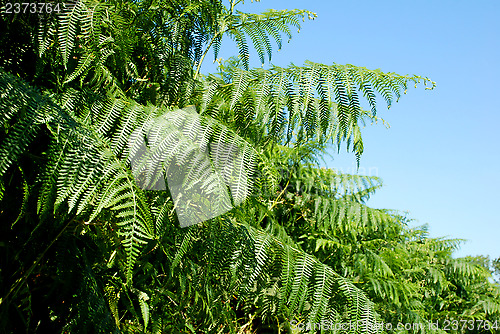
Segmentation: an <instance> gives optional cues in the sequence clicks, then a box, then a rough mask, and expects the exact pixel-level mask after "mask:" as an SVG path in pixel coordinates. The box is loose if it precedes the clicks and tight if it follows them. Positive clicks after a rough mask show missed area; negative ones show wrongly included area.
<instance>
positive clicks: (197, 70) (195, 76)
mask: <svg viewBox="0 0 500 334" xmlns="http://www.w3.org/2000/svg"><path fill="white" fill-rule="evenodd" d="M219 34H220V32H217V33H216V34H215V35H214V37H212V39H211V40H210V43H209V44H208V46H207V48H206V49H205V52H203V55H202V56H201V58H200V61H199V62H198V66H197V67H196V72H195V74H194V78H195V79H196V78H197V77H198V74H199V73H200V69H201V64H202V63H203V60H204V59H205V56H206V55H207V53H208V50H210V48H211V47H212V44H213V43H214V42H215V39H216V38H217V37H218V36H219Z"/></svg>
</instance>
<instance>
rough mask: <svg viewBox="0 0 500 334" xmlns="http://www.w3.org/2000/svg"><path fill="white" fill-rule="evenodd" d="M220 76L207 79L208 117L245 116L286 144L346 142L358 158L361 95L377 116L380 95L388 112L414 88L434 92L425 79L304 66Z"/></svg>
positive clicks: (230, 70) (228, 72) (204, 102)
mask: <svg viewBox="0 0 500 334" xmlns="http://www.w3.org/2000/svg"><path fill="white" fill-rule="evenodd" d="M222 71H223V72H222V74H223V77H217V76H210V77H208V78H207V79H206V83H205V88H204V90H203V95H202V97H201V101H200V104H201V105H202V106H203V107H202V109H203V110H206V112H208V113H209V114H211V115H219V117H221V118H223V119H224V118H225V119H228V118H229V120H233V119H234V117H235V116H234V115H237V114H245V115H246V116H245V122H246V123H245V124H248V123H255V124H256V125H257V126H259V127H260V128H259V131H260V134H261V136H264V135H271V136H274V137H276V138H278V137H283V136H284V137H285V138H287V139H286V140H285V142H290V141H292V139H293V137H294V136H295V137H297V138H299V139H302V140H305V139H307V138H309V139H311V138H317V139H325V138H326V139H332V140H333V141H335V142H337V144H340V142H342V141H347V143H348V145H352V148H353V150H354V152H356V154H357V155H358V156H359V155H360V154H361V153H362V151H363V146H362V141H361V131H360V127H359V124H358V121H360V120H361V118H362V117H363V110H362V108H361V101H360V100H361V97H360V96H361V95H363V96H365V98H366V100H367V102H368V104H369V106H370V108H371V109H372V113H373V115H374V114H375V113H376V110H377V109H376V99H375V97H376V95H377V94H380V95H381V96H383V98H384V99H385V100H386V102H387V106H388V107H390V106H391V104H392V102H393V101H394V100H396V101H397V99H399V97H400V96H401V94H402V91H404V92H406V89H407V88H408V84H410V83H413V84H415V85H417V84H418V83H420V82H423V83H424V85H426V84H427V83H430V84H431V85H432V86H431V87H429V89H432V88H433V87H434V82H432V81H430V80H429V79H427V78H423V77H419V76H405V75H398V74H395V73H384V72H381V71H380V70H369V69H366V68H363V67H357V66H353V65H337V64H334V65H330V66H328V65H323V64H318V63H312V62H306V64H305V65H304V66H302V67H298V66H290V67H287V68H282V67H277V66H273V67H272V68H271V69H269V70H264V69H253V70H249V71H247V70H243V69H240V68H238V67H234V66H229V67H226V68H224V67H223V68H222ZM249 96H251V100H250V106H249V105H248V103H249ZM249 111H251V112H250V113H249ZM235 121H236V120H235ZM235 123H236V124H238V122H235Z"/></svg>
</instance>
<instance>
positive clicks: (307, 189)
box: [0, 0, 500, 333]
mask: <svg viewBox="0 0 500 334" xmlns="http://www.w3.org/2000/svg"><path fill="white" fill-rule="evenodd" d="M236 6H237V2H236V1H232V0H231V1H230V2H229V4H228V6H226V5H225V4H224V3H223V2H221V1H217V0H211V1H193V0H180V1H167V0H143V1H114V0H109V1H100V0H81V1H76V2H73V3H67V4H66V6H65V7H64V11H63V12H62V13H60V14H58V15H55V14H53V15H45V16H43V15H36V14H35V15H34V14H29V13H25V14H22V15H13V16H7V15H4V16H2V17H1V18H0V24H1V29H2V31H4V32H5V33H4V34H3V35H2V36H1V37H0V41H1V47H0V122H1V125H2V131H1V134H0V138H1V139H0V198H1V202H0V216H1V220H2V221H3V222H4V224H2V225H1V227H0V229H1V230H0V233H1V235H2V237H1V240H0V247H1V248H2V255H1V260H0V261H1V263H2V267H1V271H0V282H1V284H0V286H1V288H0V298H1V299H0V314H1V316H0V319H1V320H0V328H1V330H2V332H6V333H7V332H51V333H52V332H53V333H68V332H71V333H78V332H81V333H87V332H91V333H99V332H103V333H119V332H125V333H126V332H130V333H137V332H148V333H149V332H151V333H170V332H180V333H188V332H189V333H196V332H202V333H227V332H231V333H245V332H248V333H249V332H252V331H255V330H258V331H259V332H265V331H270V332H279V331H289V330H292V328H290V327H291V326H290V324H291V321H292V320H293V321H298V322H300V323H307V322H310V323H318V322H321V321H330V322H331V323H333V324H340V323H346V322H352V323H357V324H360V325H359V326H358V327H355V328H353V329H352V330H351V332H363V333H365V332H369V333H370V332H376V331H378V329H377V328H376V327H375V324H376V323H377V322H380V321H383V322H390V323H397V322H410V321H411V322H416V321H419V322H423V323H428V322H431V321H436V320H443V319H449V318H452V317H462V318H464V319H488V320H491V321H493V320H495V319H498V316H499V313H500V306H499V305H500V303H499V301H498V300H499V299H498V298H499V297H498V292H499V288H498V284H494V283H491V282H490V281H489V279H490V278H491V274H490V271H489V268H487V267H488V266H487V265H485V261H483V259H481V258H479V257H478V258H465V259H453V258H452V256H451V254H452V251H453V250H454V249H455V248H456V247H457V246H458V243H459V242H458V241H456V240H445V239H431V238H428V237H427V236H426V234H425V230H424V229H411V228H410V227H409V226H408V224H407V219H406V217H404V216H402V215H400V214H398V213H395V212H392V211H388V210H378V209H372V208H369V207H368V206H367V205H366V201H367V200H368V198H369V197H370V196H371V195H372V194H374V192H375V191H376V190H377V189H378V188H380V187H381V185H382V183H381V180H380V179H378V178H373V177H362V176H357V175H343V174H339V173H337V172H335V171H333V170H326V169H321V168H319V165H318V163H317V159H318V158H319V157H320V156H321V154H323V153H324V152H325V151H326V149H327V148H328V147H329V146H330V145H334V146H337V147H338V148H339V147H340V145H341V144H342V143H346V144H347V147H348V149H350V150H352V151H353V152H354V153H355V154H356V156H357V158H358V159H359V158H360V156H361V154H362V153H363V142H362V137H361V127H360V125H362V124H364V123H365V122H370V121H377V120H378V117H377V116H376V111H377V108H376V107H377V105H376V101H377V96H379V97H382V98H383V99H384V100H385V102H386V103H387V106H388V107H390V105H391V103H393V102H394V101H397V100H398V99H399V97H400V96H401V95H402V94H403V93H406V90H407V88H408V86H409V84H415V86H416V85H417V84H419V83H423V84H424V85H427V84H430V86H429V87H428V88H429V89H432V88H434V83H433V82H432V81H430V80H429V79H427V78H424V77H419V76H404V75H398V74H394V73H383V72H381V71H379V70H369V69H366V68H363V67H357V66H354V65H339V64H332V65H324V64H317V63H312V62H306V63H305V64H304V65H303V66H294V65H291V66H289V67H285V68H283V67H277V66H269V67H268V68H261V69H249V59H250V57H251V56H252V54H253V53H252V52H251V50H250V45H252V46H253V48H254V49H255V52H256V54H257V56H258V58H259V60H260V61H261V63H262V64H264V63H265V61H266V56H267V59H268V60H270V59H271V56H272V52H273V50H274V49H273V48H274V46H273V45H274V44H276V45H277V47H278V49H280V48H281V47H282V38H283V36H285V37H287V38H291V37H292V34H291V29H292V28H293V29H296V28H297V29H300V20H301V19H305V18H308V19H314V18H315V17H316V14H314V13H312V12H309V11H306V10H281V11H275V10H270V11H267V12H264V13H261V14H252V13H243V12H240V11H238V10H237V9H236ZM226 39H228V40H233V41H234V42H235V43H236V45H237V47H238V50H239V52H238V58H235V59H232V60H230V61H228V62H225V63H224V64H221V66H220V72H219V73H216V74H211V75H208V76H204V75H202V74H201V72H200V69H201V65H202V63H203V61H204V59H205V57H206V55H207V54H208V53H209V51H210V50H213V52H214V58H217V57H218V52H219V50H220V47H221V43H223V42H225V41H226ZM250 42H251V43H250ZM363 98H364V99H366V103H367V104H368V105H369V107H370V109H371V110H370V111H365V110H363V109H362V107H361V105H362V100H363ZM190 106H193V107H190ZM153 132H154V136H152V137H151V136H149V137H148V141H147V143H146V145H147V149H146V150H145V151H144V152H145V153H144V152H143V153H141V154H140V159H136V160H134V159H133V158H134V157H136V156H137V154H138V150H139V149H138V146H134V145H131V143H136V142H141V140H142V137H145V136H147V135H151V133H153ZM151 138H152V139H153V140H151ZM229 146H230V147H232V148H235V150H234V152H232V153H231V154H232V156H231V161H232V162H233V163H234V165H235V166H237V167H235V168H234V170H233V171H232V172H231V171H228V169H227V168H224V167H227V162H228V159H229V157H227V156H225V155H224V154H222V153H221V152H225V150H226V148H227V147H229ZM200 152H205V153H206V154H201V153H200ZM207 152H208V153H207ZM226 155H227V154H226ZM221 156H224V158H221ZM151 161H161V162H162V163H163V164H158V166H156V167H157V168H156V167H155V168H154V169H153V170H151V169H148V168H146V167H145V166H149V165H148V164H150V162H151ZM358 161H359V160H358ZM179 165H187V166H190V167H189V168H188V173H187V176H186V177H185V178H184V179H183V182H184V183H183V184H182V186H183V187H185V188H189V189H195V188H196V187H198V188H196V189H199V190H200V194H199V195H201V196H200V197H203V198H205V202H208V203H207V205H210V206H211V207H213V208H214V210H215V212H223V213H224V214H222V215H219V216H217V217H215V218H212V219H208V220H207V219H200V220H202V221H203V223H201V224H198V225H193V226H189V227H184V226H183V224H182V221H181V220H182V214H191V215H197V214H199V211H196V210H194V209H189V206H187V205H190V204H193V203H190V204H189V203H188V204H186V206H185V207H183V206H182V204H180V203H181V202H180V201H179V200H178V198H176V196H175V192H174V189H173V187H171V186H170V184H169V188H167V189H165V190H161V189H158V188H155V187H154V185H156V184H157V183H158V182H160V181H161V180H163V179H164V178H167V179H168V177H169V175H170V174H171V173H174V174H175V173H178V172H179V168H178V166H179ZM214 166H215V167H217V170H218V172H216V173H214V174H209V173H208V172H207V171H208V170H211V168H212V167H214ZM221 170H222V172H221ZM198 203H201V202H198ZM195 204H196V203H195ZM198 218H200V217H198ZM202 218H203V217H202ZM183 227H184V228H183Z"/></svg>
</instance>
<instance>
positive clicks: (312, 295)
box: [175, 220, 376, 333]
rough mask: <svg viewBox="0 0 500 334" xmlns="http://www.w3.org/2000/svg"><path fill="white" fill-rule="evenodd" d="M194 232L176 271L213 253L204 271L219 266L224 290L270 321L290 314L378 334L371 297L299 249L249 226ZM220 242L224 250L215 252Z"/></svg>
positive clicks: (221, 225)
mask: <svg viewBox="0 0 500 334" xmlns="http://www.w3.org/2000/svg"><path fill="white" fill-rule="evenodd" d="M190 229H191V230H189V231H188V232H187V233H185V234H184V236H183V238H182V242H181V247H180V248H179V252H180V253H179V254H178V255H176V259H178V260H177V261H176V262H175V263H176V265H180V266H186V265H187V264H188V263H190V262H192V261H194V262H196V260H194V259H189V257H187V256H186V254H188V253H190V252H193V251H194V250H197V251H201V250H203V252H208V253H207V254H206V256H207V257H208V259H210V262H209V263H210V264H208V263H207V264H200V265H206V266H210V267H212V266H215V267H216V268H217V270H218V273H219V274H220V275H221V278H220V280H221V281H220V282H221V284H225V282H227V283H230V286H231V287H232V289H234V291H235V292H237V293H238V295H239V296H240V297H241V298H243V300H245V301H246V303H248V304H247V305H246V307H251V304H256V305H258V306H259V308H260V313H261V316H262V317H263V318H264V319H271V318H272V317H273V316H274V315H276V314H278V313H280V312H285V314H287V315H289V316H297V315H298V314H301V316H300V319H301V320H303V321H306V322H311V323H318V322H321V321H325V320H328V321H332V323H338V322H341V321H342V320H343V321H345V322H349V321H352V323H357V324H358V325H360V328H357V330H353V332H356V333H357V332H358V331H359V332H370V329H371V328H374V326H373V325H374V322H375V320H376V315H375V311H374V309H373V304H372V303H371V302H370V301H369V300H368V299H367V297H366V295H365V294H364V293H363V292H362V291H361V290H359V289H358V288H357V287H355V286H354V285H353V284H352V283H351V282H350V281H349V280H348V279H345V278H343V277H341V276H339V275H338V274H337V273H336V272H335V271H333V270H332V269H331V268H330V267H328V266H326V265H324V264H322V263H321V262H320V261H318V260H317V259H316V258H314V257H313V256H311V255H309V254H307V253H305V252H303V251H302V250H300V248H299V247H298V246H296V245H294V244H290V243H287V242H283V239H282V238H277V237H275V236H273V235H271V234H268V233H266V232H264V231H261V230H259V229H256V228H254V227H251V226H250V225H247V224H246V223H236V224H235V223H232V222H229V221H226V220H219V221H212V222H211V223H210V225H209V226H204V227H195V226H193V227H190ZM200 233H201V234H200ZM206 233H209V234H208V235H207V234H206ZM223 240H224V241H223ZM219 242H223V244H224V245H225V246H224V248H223V249H220V248H218V247H214V246H215V245H214V244H218V243H219ZM363 326H365V327H366V328H365V327H363Z"/></svg>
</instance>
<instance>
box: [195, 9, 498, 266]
mask: <svg viewBox="0 0 500 334" xmlns="http://www.w3.org/2000/svg"><path fill="white" fill-rule="evenodd" d="M269 8H273V9H285V8H286V9H295V8H299V9H308V10H310V11H313V12H315V13H317V14H318V17H317V18H316V19H315V20H314V21H306V22H304V23H303V24H302V29H301V31H300V33H298V34H297V33H295V34H294V37H293V38H292V40H291V41H290V43H289V44H285V45H283V48H282V50H281V51H279V52H277V53H275V54H274V56H273V59H272V63H273V64H276V65H280V66H286V65H288V64H290V63H292V62H293V63H294V64H296V65H301V64H303V63H304V61H305V60H310V61H314V62H320V63H324V64H332V63H333V62H335V63H338V64H353V65H357V66H364V67H367V68H371V69H376V68H380V69H381V70H383V71H386V72H396V73H398V74H417V75H422V76H428V77H429V78H431V79H432V80H434V81H436V82H437V87H436V89H435V90H433V91H429V90H424V89H423V88H422V87H419V88H417V89H414V88H411V89H409V90H408V93H407V95H405V96H403V97H401V99H400V101H399V102H398V103H397V104H394V105H393V106H392V107H391V109H390V110H387V109H386V108H385V104H384V101H383V100H379V101H378V102H379V107H378V114H377V116H380V117H382V118H384V119H385V120H386V121H388V122H389V124H390V125H391V127H390V129H386V128H385V127H383V126H382V125H374V126H368V127H367V128H365V129H364V130H365V131H364V145H365V153H364V154H363V156H362V158H361V163H360V167H361V169H360V171H361V172H363V170H364V171H366V174H371V175H377V176H379V177H381V178H382V179H383V180H384V187H383V188H382V189H380V190H379V191H378V192H377V193H376V194H375V195H374V196H373V197H372V198H371V199H370V201H369V203H368V204H369V205H370V206H372V207H377V208H388V209H397V210H402V211H409V216H410V217H411V218H414V219H416V220H417V222H416V223H415V225H421V224H425V223H427V224H429V232H430V235H431V236H433V237H443V236H447V237H451V238H463V239H467V240H468V241H467V242H466V243H465V244H464V245H463V246H462V247H461V249H460V250H459V251H458V252H457V253H456V254H455V255H456V256H465V255H478V254H483V255H489V256H490V257H492V258H496V257H500V242H499V240H498V238H500V218H499V215H498V213H497V211H498V209H499V208H500V205H499V203H498V200H499V195H498V192H499V190H500V174H499V173H498V171H499V169H500V168H499V167H500V148H499V144H500V131H499V130H498V129H499V125H500V110H499V109H500V107H499V103H498V100H497V97H499V96H500V93H499V92H498V91H499V90H500V84H499V81H498V79H499V78H500V65H499V60H500V20H499V19H498V15H499V14H500V1H496V0H491V1H485V0H479V1H474V2H472V1H463V0H455V1H451V0H440V1H435V0H434V1H430V0H420V1H410V0H404V1H402V0H391V1H389V0H387V1H370V0H350V1H319V0H311V1H307V2H305V1H292V0H288V1H272V0H267V1H266V0H263V1H261V2H258V3H256V2H254V3H251V2H250V1H246V2H245V4H244V6H240V10H242V11H246V12H255V13H257V12H261V11H264V10H266V9H269ZM231 43H232V42H231V41H226V46H224V45H223V48H222V52H221V54H220V56H221V57H223V58H227V57H229V56H230V55H234V54H235V49H234V47H232V45H230V44H231ZM227 44H229V45H227ZM251 60H252V58H251ZM205 61H206V64H204V66H203V72H204V73H207V72H211V71H214V68H215V67H214V66H213V65H212V64H211V61H210V59H208V57H207V59H206V60H205ZM253 64H254V65H255V66H260V64H259V60H258V57H257V55H256V54H255V53H254V54H253ZM264 66H266V65H264ZM327 162H328V166H329V167H331V168H339V169H341V170H343V171H346V172H353V171H354V172H355V170H356V168H355V158H354V156H353V155H352V154H345V153H342V154H340V155H334V159H333V160H328V161H327Z"/></svg>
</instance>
